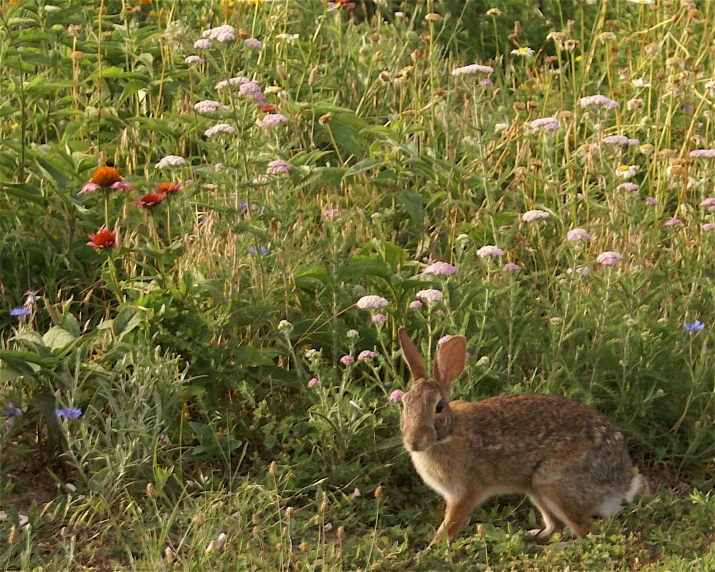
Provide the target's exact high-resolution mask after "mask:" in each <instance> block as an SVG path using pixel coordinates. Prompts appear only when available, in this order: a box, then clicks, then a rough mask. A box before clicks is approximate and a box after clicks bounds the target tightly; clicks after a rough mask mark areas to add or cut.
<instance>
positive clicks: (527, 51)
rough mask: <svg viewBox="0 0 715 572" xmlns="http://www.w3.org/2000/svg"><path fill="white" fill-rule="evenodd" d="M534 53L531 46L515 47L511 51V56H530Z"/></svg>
mask: <svg viewBox="0 0 715 572" xmlns="http://www.w3.org/2000/svg"><path fill="white" fill-rule="evenodd" d="M535 53H536V52H534V50H532V49H531V48H516V49H515V50H512V51H511V55H512V56H521V57H522V58H530V57H531V56H533V55H534V54H535Z"/></svg>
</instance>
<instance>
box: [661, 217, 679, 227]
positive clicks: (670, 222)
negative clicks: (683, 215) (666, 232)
mask: <svg viewBox="0 0 715 572" xmlns="http://www.w3.org/2000/svg"><path fill="white" fill-rule="evenodd" d="M665 226H683V221H682V220H680V219H679V218H674V217H673V218H669V219H668V220H666V221H665Z"/></svg>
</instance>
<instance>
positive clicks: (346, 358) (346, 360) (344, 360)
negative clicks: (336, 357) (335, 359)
mask: <svg viewBox="0 0 715 572" xmlns="http://www.w3.org/2000/svg"><path fill="white" fill-rule="evenodd" d="M354 361H355V358H354V357H353V356H350V355H344V356H343V357H341V358H340V363H341V364H343V365H350V364H351V363H353V362H354Z"/></svg>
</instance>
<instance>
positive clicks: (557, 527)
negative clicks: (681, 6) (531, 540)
mask: <svg viewBox="0 0 715 572" xmlns="http://www.w3.org/2000/svg"><path fill="white" fill-rule="evenodd" d="M529 498H530V499H531V502H533V503H534V505H536V508H538V509H539V512H541V517H542V518H543V520H544V528H535V529H533V530H530V531H529V534H531V535H533V536H534V537H536V540H537V541H538V542H546V541H547V540H548V539H549V538H550V537H551V535H552V534H553V533H554V532H560V531H561V530H562V529H563V528H564V523H563V522H562V521H561V519H559V517H557V516H556V515H555V514H554V513H553V511H552V510H551V509H550V508H549V507H548V505H547V504H546V502H545V501H544V499H543V498H542V497H541V495H540V494H539V493H537V492H531V493H529Z"/></svg>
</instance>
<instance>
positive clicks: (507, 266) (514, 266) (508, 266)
mask: <svg viewBox="0 0 715 572" xmlns="http://www.w3.org/2000/svg"><path fill="white" fill-rule="evenodd" d="M502 270H503V271H504V272H514V271H515V270H521V266H519V265H518V264H514V263H513V262H507V263H506V264H505V265H504V266H503V267H502Z"/></svg>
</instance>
